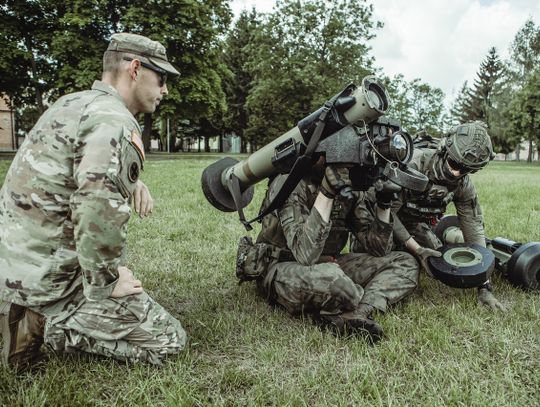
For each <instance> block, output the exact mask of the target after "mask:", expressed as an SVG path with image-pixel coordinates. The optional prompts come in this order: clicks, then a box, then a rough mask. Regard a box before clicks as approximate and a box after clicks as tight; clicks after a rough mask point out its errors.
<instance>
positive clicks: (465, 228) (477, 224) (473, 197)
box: [454, 176, 486, 247]
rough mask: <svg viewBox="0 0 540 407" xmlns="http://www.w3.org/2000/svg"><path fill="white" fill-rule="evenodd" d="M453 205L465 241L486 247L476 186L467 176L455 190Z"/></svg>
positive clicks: (482, 218)
mask: <svg viewBox="0 0 540 407" xmlns="http://www.w3.org/2000/svg"><path fill="white" fill-rule="evenodd" d="M454 205H455V207H456V212H457V216H458V218H459V226H460V228H461V230H462V232H463V238H464V239H465V242H466V243H476V244H479V245H480V246H483V247H486V237H485V233H484V217H483V216H482V208H481V207H480V203H479V202H478V195H477V193H476V188H475V187H474V184H473V183H472V181H471V179H470V178H469V177H468V176H467V177H466V178H464V180H463V184H462V185H461V186H460V187H459V188H458V189H457V190H456V193H455V195H454Z"/></svg>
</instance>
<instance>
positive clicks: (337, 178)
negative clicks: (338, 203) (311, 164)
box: [321, 165, 352, 198]
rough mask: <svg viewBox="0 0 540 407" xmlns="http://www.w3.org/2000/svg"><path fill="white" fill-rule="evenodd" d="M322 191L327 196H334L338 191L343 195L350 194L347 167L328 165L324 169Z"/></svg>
mask: <svg viewBox="0 0 540 407" xmlns="http://www.w3.org/2000/svg"><path fill="white" fill-rule="evenodd" d="M321 188H322V193H323V194H324V195H325V196H327V197H328V198H334V197H335V196H336V195H337V194H338V193H340V192H341V193H342V194H343V193H344V194H345V196H347V195H349V194H350V195H351V197H352V190H351V179H350V178H349V169H348V168H347V167H334V166H332V165H328V166H327V167H326V169H325V170H324V178H323V180H322V183H321Z"/></svg>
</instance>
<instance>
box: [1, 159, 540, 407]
mask: <svg viewBox="0 0 540 407" xmlns="http://www.w3.org/2000/svg"><path fill="white" fill-rule="evenodd" d="M214 160H215V158H208V157H207V158H204V159H200V158H197V157H190V158H186V159H178V160H171V161H153V160H152V161H148V162H147V165H146V170H145V172H144V174H143V180H144V181H145V182H146V183H147V184H148V186H149V187H150V188H151V190H152V193H153V196H154V198H155V201H156V206H155V210H154V214H153V216H152V217H151V218H149V219H146V220H140V219H138V218H135V217H133V218H132V220H131V223H130V230H129V261H128V266H129V267H130V268H131V269H133V270H134V271H135V272H136V274H137V275H138V277H139V278H140V279H141V280H142V281H143V285H144V287H145V288H146V290H147V291H148V292H149V293H151V295H152V296H154V297H155V298H156V299H157V300H158V301H159V302H160V303H162V304H163V305H164V306H165V307H166V308H167V309H168V310H170V312H172V313H173V314H174V315H175V316H176V317H177V318H178V319H179V320H180V321H181V322H182V324H183V325H184V327H185V329H186V331H187V332H188V335H189V343H188V346H187V347H186V349H185V351H184V352H183V353H182V354H181V355H179V356H178V357H175V358H171V359H170V360H169V361H168V362H167V363H166V365H165V366H164V367H163V368H154V367H151V366H146V365H134V366H133V365H132V366H129V365H125V364H122V363H118V362H114V361H111V360H104V359H99V358H95V357H91V356H89V357H70V358H56V357H53V358H52V359H51V360H50V361H49V362H48V363H47V365H46V368H45V370H43V371H42V372H40V373H37V374H29V375H24V376H21V377H16V376H14V375H12V374H11V373H9V372H8V371H6V370H5V369H3V368H0V405H28V406H38V405H47V406H49V405H51V406H54V405H69V406H74V405H75V406H78V405H107V406H108V405H122V406H128V405H166V406H175V405H201V406H206V405H292V406H297V405H298V406H304V405H305V406H312V405H339V406H341V405H359V406H360V405H362V406H443V405H449V406H520V407H521V406H534V405H540V397H539V394H540V320H539V319H540V296H539V294H537V293H536V294H535V293H526V292H523V291H521V290H519V289H516V288H513V287H512V286H511V285H510V284H509V283H507V282H506V281H504V280H502V279H501V278H499V277H498V276H496V277H495V279H494V280H495V289H496V295H497V296H498V297H499V298H500V300H501V301H502V302H503V303H504V304H505V305H506V306H507V307H508V308H509V309H510V311H509V312H508V313H506V314H494V313H492V312H491V311H489V310H488V309H484V308H482V307H479V306H478V305H477V304H476V296H475V294H476V293H475V291H474V290H456V289H452V288H449V287H446V286H444V285H442V284H440V283H438V282H436V281H433V280H430V279H429V278H428V277H425V276H422V277H421V288H419V289H418V290H417V291H416V292H415V294H414V295H412V296H411V297H410V298H409V299H408V300H407V301H405V302H404V303H402V304H400V305H398V306H397V307H395V308H393V309H392V310H391V311H390V312H388V313H387V314H386V315H382V316H378V318H377V319H378V320H379V322H380V323H381V324H382V325H383V327H384V328H385V331H386V333H387V335H388V339H386V340H384V341H382V342H381V343H379V344H378V345H376V346H371V345H369V344H367V343H366V342H365V341H364V340H362V339H361V338H354V337H353V338H336V337H334V336H332V335H331V334H329V333H326V332H321V331H320V330H318V329H317V328H316V327H315V326H313V325H312V323H311V322H310V321H309V319H305V320H303V319H300V318H290V317H289V316H288V315H287V314H286V313H285V312H283V311H282V310H280V309H275V308H271V307H270V306H268V305H266V303H265V301H264V300H262V299H260V298H259V297H257V295H256V293H255V289H254V287H253V285H252V284H250V283H246V284H243V285H241V286H239V285H238V284H237V281H236V279H235V277H234V261H235V255H236V243H237V241H238V239H239V238H240V236H242V235H243V234H245V231H244V230H243V227H242V226H241V224H240V223H239V222H238V221H237V216H236V215H235V214H232V213H222V212H219V211H217V210H216V209H214V208H213V207H211V206H210V204H208V203H207V202H206V200H205V198H204V197H203V195H202V192H201V188H200V176H201V172H202V170H203V169H204V168H205V167H206V166H207V165H208V164H210V163H211V162H213V161H214ZM8 165H9V163H8V162H6V161H0V181H2V180H3V177H4V175H5V172H6V170H7V167H8ZM474 180H475V183H476V185H477V189H478V192H479V195H480V201H481V203H482V205H483V209H484V215H485V223H486V230H487V235H488V236H489V237H495V236H503V237H507V238H511V239H513V240H516V241H540V221H539V219H540V203H539V198H540V166H538V165H525V164H519V163H518V164H511V163H498V162H496V163H491V164H490V165H489V166H488V168H487V169H486V170H484V171H482V172H480V173H478V174H475V175H474ZM265 187H266V182H262V183H260V184H259V185H257V189H256V197H255V200H254V202H253V203H252V204H251V205H250V207H249V210H248V215H249V216H251V215H254V214H255V213H256V212H257V210H258V205H259V203H260V201H261V199H262V194H263V192H264V189H265ZM255 232H257V231H255ZM255 232H252V234H253V236H255Z"/></svg>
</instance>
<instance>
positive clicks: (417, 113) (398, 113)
mask: <svg viewBox="0 0 540 407" xmlns="http://www.w3.org/2000/svg"><path fill="white" fill-rule="evenodd" d="M385 82H386V87H387V90H388V93H389V96H390V109H389V111H388V113H387V115H388V116H390V117H393V118H395V119H397V120H399V122H400V123H401V126H402V127H403V128H404V129H405V130H407V131H408V132H410V133H412V134H414V133H417V132H418V131H420V130H425V131H427V132H428V133H429V134H432V135H435V136H437V135H440V133H441V132H442V131H443V128H442V127H444V125H443V124H444V123H443V122H444V118H443V111H444V104H443V101H444V92H443V91H442V90H441V89H439V88H435V87H431V86H430V85H428V84H427V83H424V82H422V81H421V80H420V79H419V78H416V79H413V80H412V81H410V82H407V81H406V80H405V79H404V77H403V75H401V74H398V75H395V76H394V77H393V78H392V79H390V78H386V80H385Z"/></svg>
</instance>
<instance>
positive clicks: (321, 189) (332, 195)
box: [319, 182, 336, 199]
mask: <svg viewBox="0 0 540 407" xmlns="http://www.w3.org/2000/svg"><path fill="white" fill-rule="evenodd" d="M323 184H324V182H323ZM323 184H321V185H320V186H319V192H320V193H321V194H323V195H324V196H325V197H327V198H328V199H334V198H335V197H336V194H335V193H334V192H333V191H329V188H326V187H325V186H324V185H323Z"/></svg>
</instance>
